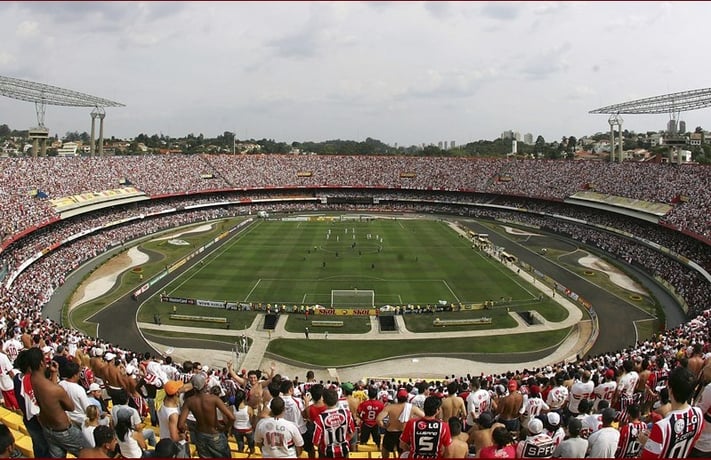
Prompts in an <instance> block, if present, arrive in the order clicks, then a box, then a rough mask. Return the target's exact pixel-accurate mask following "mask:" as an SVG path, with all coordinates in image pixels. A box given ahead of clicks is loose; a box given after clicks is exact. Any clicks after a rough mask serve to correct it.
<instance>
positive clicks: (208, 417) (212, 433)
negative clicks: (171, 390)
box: [178, 374, 235, 458]
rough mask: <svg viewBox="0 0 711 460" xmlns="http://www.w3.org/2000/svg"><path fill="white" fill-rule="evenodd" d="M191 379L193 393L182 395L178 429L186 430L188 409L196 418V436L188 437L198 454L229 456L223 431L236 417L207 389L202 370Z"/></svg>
mask: <svg viewBox="0 0 711 460" xmlns="http://www.w3.org/2000/svg"><path fill="white" fill-rule="evenodd" d="M190 383H191V384H192V386H193V390H194V394H193V395H192V396H190V397H186V398H185V402H184V404H183V407H182V409H181V410H180V417H178V429H179V430H180V432H181V433H185V432H187V431H188V425H187V419H188V413H189V412H192V413H193V415H194V416H195V421H196V430H195V438H196V439H192V440H191V441H192V442H193V443H194V444H195V446H196V447H197V451H198V455H199V456H200V457H201V458H230V456H231V454H230V446H229V444H228V443H227V436H226V435H225V433H227V432H229V430H230V428H231V427H232V424H233V423H234V421H235V416H234V414H233V413H232V411H231V410H229V409H228V408H227V406H226V405H225V403H224V402H222V400H221V399H220V398H219V397H218V396H215V395H213V394H210V393H209V391H208V390H209V389H208V388H207V382H206V380H205V376H204V375H203V374H195V375H193V377H192V378H191V379H190ZM218 410H219V411H220V412H221V413H222V424H221V426H219V425H218V421H217V411H218Z"/></svg>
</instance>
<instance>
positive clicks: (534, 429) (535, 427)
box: [528, 418, 543, 434]
mask: <svg viewBox="0 0 711 460" xmlns="http://www.w3.org/2000/svg"><path fill="white" fill-rule="evenodd" d="M528 431H529V432H530V433H531V434H540V433H541V432H542V431H543V422H541V421H540V420H539V419H537V418H533V419H531V421H530V422H528Z"/></svg>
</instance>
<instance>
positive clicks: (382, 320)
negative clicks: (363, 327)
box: [378, 315, 397, 332]
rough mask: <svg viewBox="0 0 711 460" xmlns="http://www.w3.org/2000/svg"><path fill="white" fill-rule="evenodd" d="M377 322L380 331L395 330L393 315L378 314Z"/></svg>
mask: <svg viewBox="0 0 711 460" xmlns="http://www.w3.org/2000/svg"><path fill="white" fill-rule="evenodd" d="M378 323H379V324H380V332H393V331H396V330H397V326H396V325H395V316H393V315H380V316H378Z"/></svg>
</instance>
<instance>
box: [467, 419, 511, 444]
mask: <svg viewBox="0 0 711 460" xmlns="http://www.w3.org/2000/svg"><path fill="white" fill-rule="evenodd" d="M503 426H504V424H503V423H499V422H497V421H496V417H495V416H494V414H493V413H492V412H490V411H488V410H487V411H484V412H482V413H481V414H479V417H477V419H476V421H475V422H474V427H473V428H472V429H471V430H469V444H474V448H475V450H476V452H481V450H482V449H483V448H485V447H489V446H493V445H494V438H493V433H494V430H495V429H496V428H499V427H503Z"/></svg>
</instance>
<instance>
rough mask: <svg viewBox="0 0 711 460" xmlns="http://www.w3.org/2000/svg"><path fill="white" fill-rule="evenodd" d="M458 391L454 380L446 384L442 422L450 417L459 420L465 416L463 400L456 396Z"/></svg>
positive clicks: (465, 410) (465, 409)
mask: <svg viewBox="0 0 711 460" xmlns="http://www.w3.org/2000/svg"><path fill="white" fill-rule="evenodd" d="M458 390H459V383H458V382H457V381H456V380H452V381H451V382H449V383H448V384H447V397H446V398H444V399H443V400H442V420H449V419H450V418H452V417H459V419H460V420H461V419H462V418H463V417H465V416H466V415H467V408H466V406H465V405H464V400H463V399H462V398H460V397H459V396H458V395H457V392H458ZM450 425H451V424H450ZM450 429H451V426H450ZM460 431H461V427H460ZM452 437H454V435H452Z"/></svg>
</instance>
